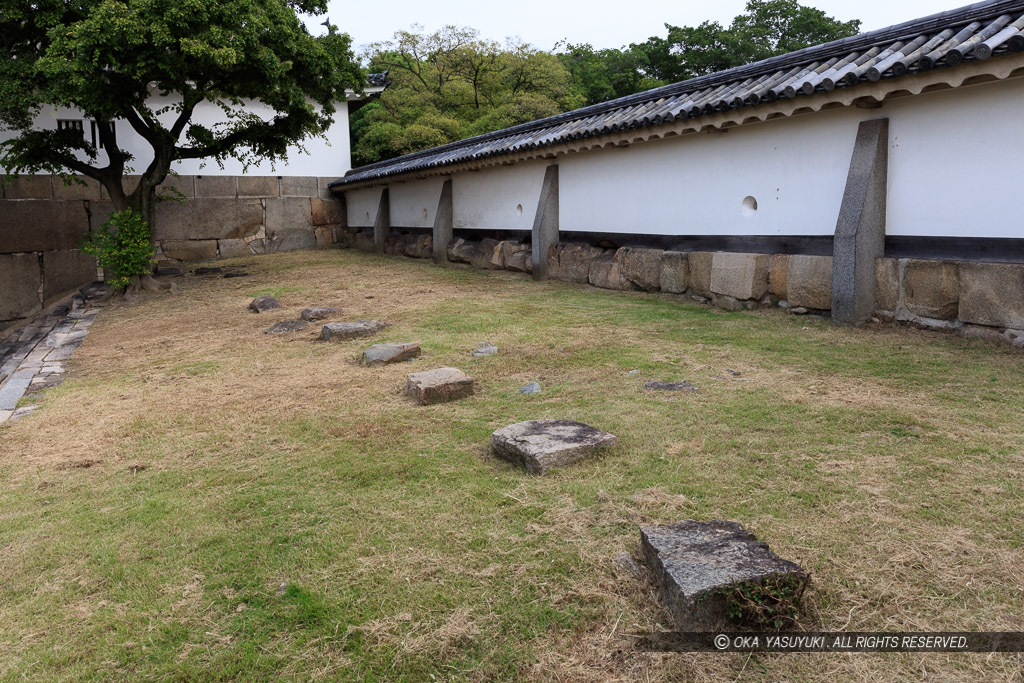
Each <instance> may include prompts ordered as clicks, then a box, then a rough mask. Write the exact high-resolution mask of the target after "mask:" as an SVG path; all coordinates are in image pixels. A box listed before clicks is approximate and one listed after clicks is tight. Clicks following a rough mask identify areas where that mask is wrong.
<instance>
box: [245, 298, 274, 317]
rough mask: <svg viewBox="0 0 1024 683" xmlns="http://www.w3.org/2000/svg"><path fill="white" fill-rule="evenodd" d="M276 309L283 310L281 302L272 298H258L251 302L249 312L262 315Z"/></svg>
mask: <svg viewBox="0 0 1024 683" xmlns="http://www.w3.org/2000/svg"><path fill="white" fill-rule="evenodd" d="M275 308H281V302H280V301H278V300H277V299H275V298H274V297H272V296H258V297H256V298H255V299H253V300H252V301H250V302H249V310H250V311H252V312H253V313H262V312H263V311H270V310H272V309H275Z"/></svg>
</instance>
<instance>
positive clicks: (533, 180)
mask: <svg viewBox="0 0 1024 683" xmlns="http://www.w3.org/2000/svg"><path fill="white" fill-rule="evenodd" d="M549 163H550V162H548V161H529V162H524V163H519V164H515V165H514V166H498V167H494V168H486V169H483V170H480V171H473V172H469V173H460V174H458V175H457V176H455V177H454V179H453V180H452V211H453V213H454V223H455V228H456V229H457V230H458V229H472V230H525V231H530V230H532V229H533V219H534V216H535V215H536V213H537V203H538V202H539V201H540V190H541V186H542V185H543V184H544V169H545V168H547V166H548V165H549Z"/></svg>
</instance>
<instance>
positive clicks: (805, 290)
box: [786, 254, 832, 310]
mask: <svg viewBox="0 0 1024 683" xmlns="http://www.w3.org/2000/svg"><path fill="white" fill-rule="evenodd" d="M786 289H787V292H788V298H787V300H788V301H789V303H791V304H792V305H793V306H803V307H804V308H817V309H821V310H828V309H830V308H831V307H832V257H831V256H806V255H803V254H799V255H798V254H794V255H793V256H790V257H789V273H788V275H787V277H786Z"/></svg>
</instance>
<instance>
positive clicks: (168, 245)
mask: <svg viewBox="0 0 1024 683" xmlns="http://www.w3.org/2000/svg"><path fill="white" fill-rule="evenodd" d="M160 246H161V248H162V249H163V252H164V256H165V257H167V258H169V259H174V260H176V261H209V260H210V259H215V258H217V240H165V241H164V242H162V243H161V245H160Z"/></svg>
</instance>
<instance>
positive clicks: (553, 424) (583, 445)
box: [491, 420, 618, 474]
mask: <svg viewBox="0 0 1024 683" xmlns="http://www.w3.org/2000/svg"><path fill="white" fill-rule="evenodd" d="M616 443H618V439H616V438H615V437H614V436H613V435H611V434H609V433H608V432H602V431H599V430H597V429H594V428H593V427H591V426H589V425H585V424H583V423H581V422H573V421H571V420H528V421H526V422H518V423H516V424H514V425H509V426H508V427H502V428H501V429H499V430H497V431H496V432H494V433H493V434H491V448H492V449H493V450H494V453H495V455H497V456H498V457H500V458H504V459H505V460H511V461H513V462H518V463H521V464H522V465H523V466H524V467H526V469H528V470H530V471H531V472H534V473H536V474H544V473H545V472H547V471H548V470H549V469H550V468H552V467H562V466H564V465H569V464H571V463H573V462H576V461H577V460H579V459H580V458H583V457H586V456H587V455H590V454H591V453H593V452H594V451H596V450H597V449H599V448H605V447H608V446H614V445H615V444H616Z"/></svg>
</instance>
